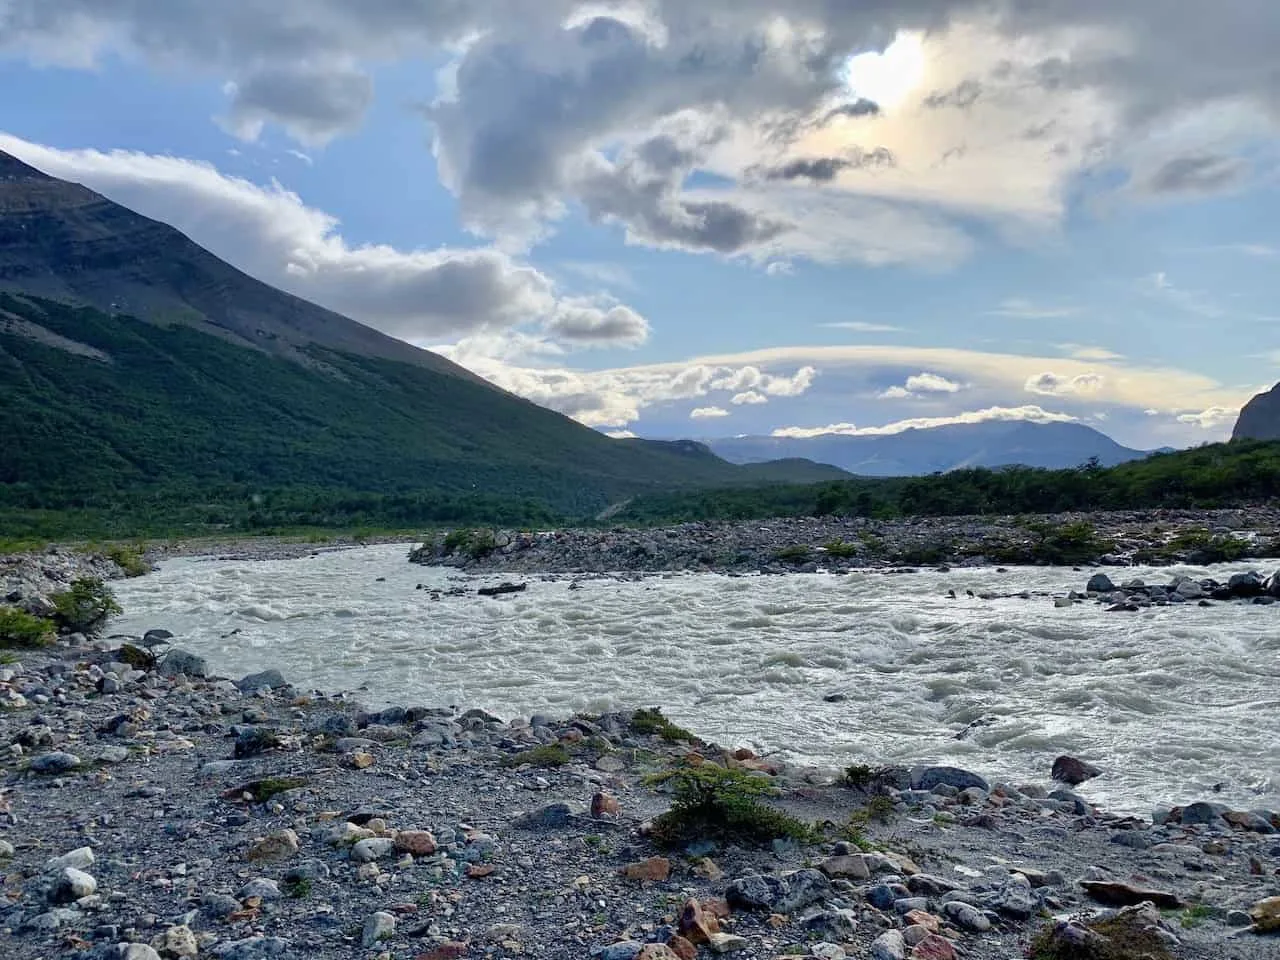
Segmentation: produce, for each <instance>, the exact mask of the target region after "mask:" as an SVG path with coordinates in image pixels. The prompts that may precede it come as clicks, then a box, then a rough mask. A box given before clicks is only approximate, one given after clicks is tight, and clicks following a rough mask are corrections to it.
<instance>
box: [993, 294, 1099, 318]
mask: <svg viewBox="0 0 1280 960" xmlns="http://www.w3.org/2000/svg"><path fill="white" fill-rule="evenodd" d="M989 312H990V314H991V316H993V317H1008V318H1009V319H1012V320H1060V319H1063V318H1066V317H1072V316H1075V315H1076V314H1077V313H1079V311H1078V310H1076V309H1075V308H1074V307H1054V306H1047V305H1043V304H1036V303H1032V302H1031V301H1030V300H1023V299H1021V298H1019V297H1013V298H1011V299H1008V300H1005V301H1003V302H1002V303H1001V304H1000V306H999V307H997V308H996V309H995V310H991V311H989Z"/></svg>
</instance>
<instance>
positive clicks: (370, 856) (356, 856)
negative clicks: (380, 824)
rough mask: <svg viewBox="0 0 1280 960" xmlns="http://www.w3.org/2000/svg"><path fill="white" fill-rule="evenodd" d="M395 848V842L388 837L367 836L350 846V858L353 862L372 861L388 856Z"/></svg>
mask: <svg viewBox="0 0 1280 960" xmlns="http://www.w3.org/2000/svg"><path fill="white" fill-rule="evenodd" d="M395 848H396V842H395V841H394V840H392V839H391V838H390V837H368V838H366V839H364V840H357V841H356V842H355V844H354V845H353V846H352V847H351V859H352V861H353V862H355V863H373V862H374V861H375V860H381V859H382V858H383V857H387V856H390V855H391V853H392V851H394V850H395Z"/></svg>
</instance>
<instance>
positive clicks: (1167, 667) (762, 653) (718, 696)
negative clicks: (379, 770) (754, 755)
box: [112, 545, 1280, 813]
mask: <svg viewBox="0 0 1280 960" xmlns="http://www.w3.org/2000/svg"><path fill="white" fill-rule="evenodd" d="M406 553H407V547H405V546H404V545H390V546H378V547H370V548H365V549H357V550H346V551H338V552H331V553H322V554H319V555H316V556H313V557H306V558H302V559H294V560H263V561H246V560H211V559H178V560H171V561H166V562H165V563H163V564H162V565H161V567H160V569H159V571H158V572H156V573H154V574H151V575H149V576H146V577H143V578H141V579H138V580H131V581H125V582H122V583H120V584H118V585H117V594H118V596H119V599H120V602H121V603H122V605H123V606H124V608H125V616H124V617H122V618H121V619H120V620H119V621H117V622H114V623H113V626H112V629H113V632H121V633H134V634H140V633H142V632H143V631H145V630H147V629H150V628H152V627H164V628H167V629H169V630H172V631H173V632H174V633H175V634H176V635H177V636H178V638H179V639H178V640H177V641H176V643H178V644H179V645H180V646H181V647H183V648H184V649H187V650H190V651H191V652H193V653H197V654H200V655H202V656H204V657H206V658H207V659H208V660H209V662H210V666H211V668H212V669H213V670H214V671H215V672H216V673H218V674H220V675H224V676H231V677H239V676H241V675H243V674H246V673H250V672H254V671H257V670H263V669H267V668H271V667H276V668H279V669H280V670H281V671H282V672H283V673H284V674H285V676H286V677H287V678H288V679H289V680H290V681H291V682H293V683H294V684H295V685H297V686H299V687H303V688H308V689H311V688H315V689H320V690H325V691H329V692H336V691H339V690H349V691H358V692H359V699H360V700H361V701H362V702H365V703H367V704H369V705H370V706H373V707H377V706H384V705H388V704H393V703H397V704H405V705H409V704H424V705H428V706H438V705H457V706H460V707H475V706H478V707H483V708H485V709H487V710H490V711H492V712H494V713H496V714H498V715H500V716H503V717H507V718H510V717H513V716H516V715H526V716H527V715H529V714H532V713H551V714H562V715H563V714H569V713H571V712H574V711H590V712H595V711H603V710H607V709H611V708H620V707H636V706H654V705H660V706H661V707H662V708H663V709H664V711H665V712H666V713H667V714H668V715H669V716H670V717H672V718H673V719H674V720H675V721H676V722H678V723H681V724H682V725H684V726H686V727H689V728H690V729H691V730H693V731H694V732H696V733H698V734H699V735H701V736H703V737H706V738H707V739H711V740H715V741H717V742H719V743H721V744H724V745H726V746H737V745H750V746H754V747H755V748H756V749H758V750H761V751H768V752H772V751H779V752H781V753H782V754H784V755H785V756H787V757H789V758H790V759H793V760H797V761H801V762H808V763H813V764H816V765H820V766H828V767H840V766H844V765H846V764H849V763H853V762H865V763H874V762H891V761H901V762H912V763H914V762H919V761H929V762H940V763H954V764H957V765H960V766H964V767H967V768H970V769H974V770H977V771H979V772H983V773H986V774H988V775H990V776H993V777H995V778H997V779H1004V780H1010V781H1014V782H1024V781H1036V782H1042V781H1044V780H1045V779H1046V777H1047V772H1048V769H1049V765H1050V763H1051V762H1052V760H1053V758H1054V757H1055V756H1057V755H1058V754H1060V753H1072V754H1075V755H1077V756H1080V757H1083V758H1085V759H1087V760H1089V761H1091V762H1094V763H1096V764H1098V765H1099V766H1101V767H1103V768H1104V769H1105V771H1106V773H1105V776H1103V777H1101V778H1099V779H1098V780H1096V781H1093V782H1091V783H1089V784H1087V785H1085V787H1084V788H1082V791H1083V792H1084V793H1085V794H1086V795H1087V796H1089V797H1090V798H1091V799H1093V800H1095V801H1096V802H1099V803H1101V804H1102V805H1104V806H1106V807H1108V808H1110V809H1113V810H1117V811H1128V812H1137V813H1148V812H1149V810H1150V807H1151V806H1152V805H1153V804H1156V803H1181V802H1187V801H1191V800H1197V799H1205V798H1209V799H1220V800H1221V801H1222V802H1224V803H1229V804H1232V805H1234V806H1236V807H1239V808H1245V809H1248V808H1256V807H1272V808H1275V807H1280V610H1277V609H1276V608H1274V607H1257V606H1250V605H1235V604H1215V605H1214V606H1213V607H1210V608H1200V607H1197V606H1194V605H1183V606H1178V607H1164V608H1152V609H1149V610H1144V611H1142V612H1140V613H1131V614H1121V613H1107V612H1106V611H1105V610H1103V609H1102V608H1100V607H1098V606H1095V605H1093V604H1083V605H1076V606H1073V607H1070V608H1055V607H1054V605H1053V602H1052V600H1049V599H1046V598H1043V597H1041V598H1036V599H1032V600H1020V599H1011V600H995V601H984V600H980V599H973V598H969V597H967V596H966V595H965V591H966V590H967V589H971V590H973V591H974V592H975V593H982V592H986V591H989V592H1013V591H1021V590H1032V591H1036V590H1048V591H1054V592H1056V593H1059V594H1062V593H1065V592H1066V591H1067V590H1070V589H1072V588H1074V589H1077V590H1079V589H1083V586H1084V581H1085V579H1087V576H1088V574H1087V573H1081V572H1078V571H1072V570H1069V569H1064V568H1014V569H1011V570H1009V571H1008V572H1003V573H998V572H996V571H995V570H993V569H987V568H983V569H964V570H955V571H953V572H950V573H936V572H922V573H916V574H886V573H876V572H867V573H854V574H850V575H843V576H826V575H821V574H819V575H793V576H784V577H743V578H729V577H724V576H719V575H714V574H688V575H674V576H667V577H648V578H646V579H643V580H640V581H632V582H619V581H617V580H586V581H584V582H582V583H581V584H580V585H578V586H577V588H575V589H571V588H570V583H569V582H568V581H567V580H562V581H559V582H541V581H539V580H537V579H536V578H533V579H531V580H530V585H529V588H528V590H527V592H525V593H522V594H516V595H514V596H513V597H508V598H503V599H501V600H484V599H480V598H478V597H476V596H475V595H474V591H475V589H476V588H477V587H479V586H482V585H485V584H492V583H496V582H498V580H499V579H500V578H495V577H476V578H472V577H467V576H463V575H461V574H458V573H457V572H455V571H449V570H443V569H438V568H424V567H419V566H413V565H410V564H409V563H407V562H406V559H405V558H406ZM1255 566H1257V567H1258V568H1260V569H1263V570H1266V571H1270V570H1272V569H1275V568H1276V567H1277V566H1280V562H1276V563H1256V562H1255ZM1248 568H1249V567H1248V566H1247V565H1239V564H1237V565H1230V566H1228V567H1219V568H1191V567H1177V568H1172V569H1169V568H1166V569H1163V570H1158V571H1147V570H1141V569H1135V570H1131V571H1130V570H1126V571H1124V573H1125V576H1126V577H1128V576H1131V575H1132V576H1139V577H1145V578H1146V579H1147V580H1148V582H1165V581H1167V580H1169V579H1171V578H1172V577H1173V576H1174V575H1175V574H1180V573H1185V574H1189V575H1191V576H1214V577H1216V578H1218V579H1222V580H1225V579H1226V576H1227V575H1229V574H1230V573H1232V572H1236V571H1239V570H1243V569H1248ZM384 578H385V579H384ZM419 584H423V585H424V586H425V587H426V588H427V589H422V590H419V589H416V588H417V586H418V585H419ZM459 586H461V587H465V588H467V590H468V591H470V595H468V596H460V597H445V598H443V599H441V600H439V601H436V602H433V601H432V600H431V599H430V590H431V589H440V590H447V589H449V588H451V587H459ZM949 589H954V590H955V591H956V593H957V594H958V596H959V598H958V599H954V600H952V599H948V598H947V596H946V593H947V591H948V590H949ZM837 693H840V694H846V695H847V699H846V700H844V701H842V702H827V701H826V700H824V697H826V696H827V695H830V694H837ZM975 721H977V723H975ZM971 724H973V726H972V727H971V726H970V725H971ZM966 729H968V732H967V733H965V731H966ZM962 734H963V736H962V737H961V738H959V739H958V736H960V735H962ZM1215 785H1218V786H1219V792H1218V793H1215V792H1214V787H1215Z"/></svg>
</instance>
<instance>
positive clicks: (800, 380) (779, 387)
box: [763, 367, 818, 397]
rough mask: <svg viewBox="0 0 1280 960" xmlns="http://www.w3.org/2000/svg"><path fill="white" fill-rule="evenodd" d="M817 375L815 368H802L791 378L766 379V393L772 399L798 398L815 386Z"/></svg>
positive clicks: (764, 382)
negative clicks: (814, 379)
mask: <svg viewBox="0 0 1280 960" xmlns="http://www.w3.org/2000/svg"><path fill="white" fill-rule="evenodd" d="M817 374H818V371H817V370H816V369H815V368H813V367H801V368H800V369H799V370H797V371H796V372H795V374H794V375H792V376H790V377H765V378H764V381H763V386H764V392H765V393H767V394H768V395H769V396H771V397H798V396H800V395H801V394H802V393H804V392H805V391H807V390H808V389H809V388H810V387H811V386H813V378H814V377H815V376H817Z"/></svg>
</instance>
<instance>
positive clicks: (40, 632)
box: [0, 607, 54, 648]
mask: <svg viewBox="0 0 1280 960" xmlns="http://www.w3.org/2000/svg"><path fill="white" fill-rule="evenodd" d="M53 638H54V632H53V624H51V623H50V622H49V621H48V620H43V619H41V618H40V617H37V616H34V615H32V614H30V613H27V611H25V610H19V609H18V608H17V607H0V647H24V648H31V647H43V646H45V645H47V644H49V643H52V642H53Z"/></svg>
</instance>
